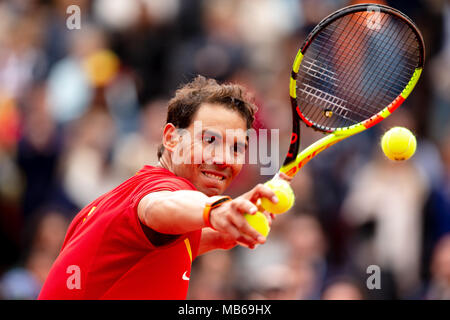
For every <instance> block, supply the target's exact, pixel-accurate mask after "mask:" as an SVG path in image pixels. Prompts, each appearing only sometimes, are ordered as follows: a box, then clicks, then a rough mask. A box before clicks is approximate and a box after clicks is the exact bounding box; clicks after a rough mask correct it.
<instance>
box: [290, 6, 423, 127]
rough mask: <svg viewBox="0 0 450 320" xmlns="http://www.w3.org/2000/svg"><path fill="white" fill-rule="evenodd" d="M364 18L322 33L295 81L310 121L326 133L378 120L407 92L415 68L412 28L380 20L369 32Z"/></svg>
mask: <svg viewBox="0 0 450 320" xmlns="http://www.w3.org/2000/svg"><path fill="white" fill-rule="evenodd" d="M367 21H368V18H367V15H365V13H364V12H360V13H354V14H350V15H347V16H344V17H342V18H340V19H338V20H336V21H334V22H333V23H331V24H330V25H328V26H327V27H326V28H325V29H324V30H323V31H321V32H320V33H319V34H318V35H317V37H316V38H315V39H314V40H313V42H312V43H311V45H310V47H309V48H308V50H307V51H306V53H305V56H304V58H303V61H302V64H301V66H300V71H299V78H298V80H297V84H298V86H297V95H298V97H299V106H300V108H301V110H302V113H303V114H304V115H305V117H306V118H308V119H309V120H311V121H312V122H314V123H315V124H317V125H318V126H321V127H325V128H331V129H333V128H338V127H347V126H350V125H352V124H355V123H359V122H361V121H364V120H365V119H367V118H369V117H371V116H373V115H375V114H376V113H378V112H379V111H380V110H382V109H383V108H384V107H386V106H387V105H389V104H390V103H391V102H392V101H393V100H394V99H395V98H396V97H397V96H398V95H399V94H400V93H401V92H402V90H403V89H404V88H405V87H406V85H407V84H408V82H409V80H410V79H411V76H412V74H413V72H414V70H415V67H416V66H417V62H418V59H419V49H418V45H417V39H416V36H415V34H414V33H413V31H412V30H411V29H410V27H409V26H408V25H406V24H405V23H403V22H401V21H400V20H399V19H395V18H393V17H392V16H390V15H388V14H380V21H379V28H378V29H377V30H373V29H369V28H368V26H367V23H368V22H367Z"/></svg>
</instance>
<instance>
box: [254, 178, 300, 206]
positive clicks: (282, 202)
mask: <svg viewBox="0 0 450 320" xmlns="http://www.w3.org/2000/svg"><path fill="white" fill-rule="evenodd" d="M265 185H266V186H268V187H269V188H270V189H272V190H273V192H275V195H276V196H277V198H278V203H273V202H272V201H270V199H267V198H262V199H261V206H262V207H263V208H264V210H266V211H268V212H270V213H274V214H280V213H284V212H286V211H288V210H289V209H290V208H292V206H293V205H294V201H295V195H294V191H293V190H292V188H291V186H290V184H289V182H287V181H286V180H283V179H277V178H276V179H272V180H269V181H267V182H266V183H265Z"/></svg>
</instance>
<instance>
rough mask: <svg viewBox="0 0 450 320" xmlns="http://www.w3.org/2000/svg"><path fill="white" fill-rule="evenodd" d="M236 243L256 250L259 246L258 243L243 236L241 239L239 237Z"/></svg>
mask: <svg viewBox="0 0 450 320" xmlns="http://www.w3.org/2000/svg"><path fill="white" fill-rule="evenodd" d="M236 242H238V243H239V244H242V245H245V246H246V247H247V248H249V249H254V248H255V247H256V246H257V245H258V243H256V242H255V241H253V239H251V238H250V237H248V236H246V235H242V236H241V237H239V238H238V239H237V240H236Z"/></svg>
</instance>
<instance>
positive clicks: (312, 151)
mask: <svg viewBox="0 0 450 320" xmlns="http://www.w3.org/2000/svg"><path fill="white" fill-rule="evenodd" d="M302 59H303V54H302V51H301V50H299V51H298V53H297V56H296V57H295V60H294V64H293V67H292V71H293V72H292V75H291V78H290V82H289V94H290V96H291V98H292V99H294V100H295V99H297V90H296V85H297V83H296V77H297V73H298V71H299V68H300V64H301V61H302ZM421 73H422V68H416V70H415V71H414V73H413V75H412V77H411V80H410V81H409V82H408V84H407V85H406V87H405V89H404V90H403V91H402V92H401V93H400V94H399V95H398V97H397V98H396V99H394V101H393V102H392V103H391V104H390V105H389V106H387V107H386V108H384V109H383V110H381V111H380V112H379V113H377V114H376V115H374V116H373V117H371V118H370V119H367V120H365V121H363V122H360V123H357V124H355V125H352V126H350V127H346V128H339V129H337V130H335V131H334V132H332V133H330V134H329V135H327V136H325V137H323V138H322V139H320V140H318V141H316V142H315V143H313V144H312V145H310V146H309V147H308V148H306V149H305V150H303V151H302V152H300V153H299V154H298V155H297V156H296V158H295V160H293V161H291V162H289V163H287V164H284V165H283V166H282V167H281V168H280V172H283V173H284V174H286V175H288V176H290V177H293V176H294V175H295V174H296V173H297V172H298V171H299V170H300V169H301V168H302V167H303V166H304V165H305V164H306V163H307V162H308V161H309V160H311V159H312V158H313V157H314V156H316V155H317V154H318V153H320V152H322V151H323V150H325V149H327V148H329V147H331V146H332V145H333V144H335V143H337V142H339V141H341V140H344V139H345V138H348V137H350V136H352V135H355V134H357V133H360V132H362V131H364V130H366V129H368V128H370V127H372V126H374V125H376V124H377V123H379V122H380V121H382V120H384V119H385V118H387V117H388V116H390V115H391V114H392V112H394V111H395V110H396V109H397V108H398V107H399V106H400V105H401V104H402V103H403V102H404V101H405V99H406V98H407V97H408V96H409V95H410V93H411V92H412V90H413V89H414V87H415V85H416V84H417V81H418V80H419V78H420V75H421ZM296 111H297V114H298V116H299V117H300V118H301V119H302V121H303V122H305V124H306V125H308V126H312V125H313V124H312V123H311V121H309V120H308V119H307V118H306V117H304V116H303V115H302V113H301V111H300V109H299V106H298V105H297V106H296Z"/></svg>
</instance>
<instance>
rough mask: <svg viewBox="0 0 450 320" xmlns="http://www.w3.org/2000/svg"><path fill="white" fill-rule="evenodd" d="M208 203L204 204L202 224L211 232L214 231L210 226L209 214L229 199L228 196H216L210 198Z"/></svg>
mask: <svg viewBox="0 0 450 320" xmlns="http://www.w3.org/2000/svg"><path fill="white" fill-rule="evenodd" d="M210 200H211V201H209V202H208V203H206V205H205V208H204V209H203V222H204V224H205V227H209V228H211V229H213V230H216V229H215V228H214V227H213V226H212V224H211V212H212V210H214V209H215V208H218V207H220V206H221V205H223V204H224V203H225V202H228V201H231V198H230V197H229V196H218V197H211V199H210Z"/></svg>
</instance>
